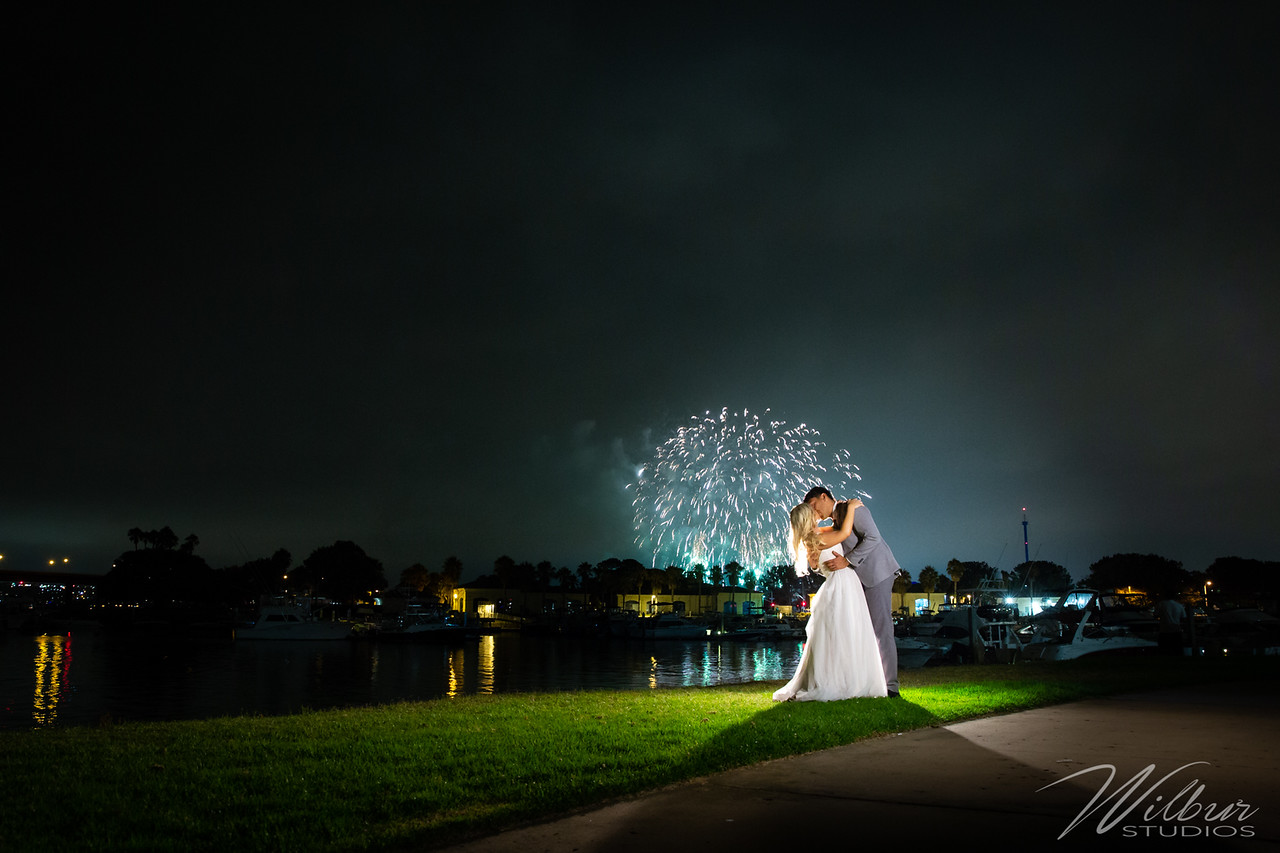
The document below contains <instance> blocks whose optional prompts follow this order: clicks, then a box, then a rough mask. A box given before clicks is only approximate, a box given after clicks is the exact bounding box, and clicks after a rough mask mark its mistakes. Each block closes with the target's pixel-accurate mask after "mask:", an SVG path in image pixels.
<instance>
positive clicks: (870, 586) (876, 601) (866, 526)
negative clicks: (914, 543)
mask: <svg viewBox="0 0 1280 853" xmlns="http://www.w3.org/2000/svg"><path fill="white" fill-rule="evenodd" d="M840 503H842V504H843V503H847V501H840ZM840 550H842V551H843V552H844V558H845V559H846V560H848V561H849V565H850V566H851V567H852V568H853V570H854V571H855V572H857V573H858V579H859V580H861V581H862V586H863V589H864V591H865V592H866V596H867V610H868V612H870V614H871V627H872V628H874V629H875V632H876V643H877V645H879V646H880V663H881V665H882V666H883V667H884V680H885V684H886V685H887V686H888V688H889V692H890V693H897V692H898V646H897V643H896V642H895V641H894V639H893V579H894V577H895V576H896V575H897V574H898V570H899V569H900V568H901V566H899V565H898V561H897V560H896V559H894V556H893V552H892V551H890V550H889V543H887V542H885V541H884V540H883V539H881V538H880V531H879V529H877V528H876V523H875V520H874V519H872V518H871V512H870V511H869V510H868V509H867V508H866V506H865V505H863V506H860V507H857V508H856V509H855V510H854V512H853V533H852V534H850V536H849V538H848V539H846V540H844V541H843V542H841V543H840Z"/></svg>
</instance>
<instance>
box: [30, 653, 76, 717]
mask: <svg viewBox="0 0 1280 853" xmlns="http://www.w3.org/2000/svg"><path fill="white" fill-rule="evenodd" d="M70 673H71V635H70V634H68V635H67V636H65V637H63V636H60V635H49V634H42V635H40V636H39V637H37V638H36V661H35V677H36V678H35V680H36V692H35V698H34V699H33V700H32V702H31V720H32V722H33V723H34V724H35V725H36V726H37V727H40V726H47V725H50V724H52V723H53V721H54V720H56V719H57V718H58V700H59V699H61V698H62V693H63V690H64V689H65V687H66V684H67V680H68V676H69V675H70Z"/></svg>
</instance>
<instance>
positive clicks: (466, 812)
mask: <svg viewBox="0 0 1280 853" xmlns="http://www.w3.org/2000/svg"><path fill="white" fill-rule="evenodd" d="M1277 674H1280V661H1277V660H1275V659H1271V658H1249V659H1238V660H1227V659H1221V658H1215V659H1205V660H1193V659H1180V658H1174V659H1165V658H1154V657H1130V658H1110V659H1097V660H1092V661H1091V660H1088V659H1085V660H1080V661H1072V662H1064V663H1024V664H1018V665H1016V666H1008V665H1005V666H999V665H987V666H959V667H937V668H929V669H921V670H910V671H907V672H905V673H904V677H903V685H902V690H903V696H902V698H901V699H896V700H894V699H852V700H847V701H844V702H833V703H813V702H806V703H797V702H788V703H782V704H778V703H774V702H773V701H771V698H770V697H771V694H772V692H773V690H774V689H776V688H777V687H778V686H780V684H781V682H757V683H750V684H741V685H732V686H723V687H710V688H670V689H662V690H646V691H634V692H616V691H601V692H577V693H538V694H509V695H506V696H470V697H461V698H456V699H440V700H434V701H430V702H416V703H404V704H396V705H389V706H383V707H374V708H364V709H358V710H340V711H323V712H311V713H303V714H296V715H292V716H287V717H274V718H264V717H235V718H224V719H217V720H206V721H198V722H175V723H129V724H117V725H104V726H101V727H79V728H66V729H47V730H37V731H30V732H3V733H0V802H3V804H4V807H3V811H2V812H0V814H2V815H3V819H2V820H3V827H2V831H0V848H2V849H4V850H14V851H25V853H45V852H46V851H96V850H112V851H115V850H137V851H143V850H145V851H166V850H172V851H181V853H187V851H205V850H207V851H220V852H221V851H229V850H234V851H236V853H255V851H280V850H307V851H349V850H375V851H386V850H408V849H416V850H421V849H427V848H430V847H433V846H440V845H444V844H447V843H449V842H454V841H459V840H462V839H464V838H467V837H471V836H474V835H475V834H478V833H486V832H494V831H497V830H499V829H501V828H504V827H507V826H510V825H513V824H516V823H519V822H522V821H527V820H533V819H539V818H544V817H548V816H552V815H556V814H560V813H563V812H566V811H569V810H572V809H576V808H581V807H583V806H587V805H591V804H595V803H601V802H605V801H607V800H609V799H611V798H616V797H619V796H623V795H628V794H634V793H638V792H641V791H645V790H650V789H654V788H658V787H661V786H664V785H668V784H671V783H674V782H679V781H681V780H686V779H691V778H695V777H697V776H702V775H706V774H708V773H714V772H717V771H720V770H726V769H729V768H732V767H738V766H742V765H746V764H752V763H754V762H758V761H763V760H766V759H771V758H778V757H781V756H786V755H794V754H798V753H803V752H809V751H812V750H816V749H823V748H826V747H832V746H838V745H841V744H846V743H851V742H853V741H857V740H861V739H864V738H869V737H875V736H877V735H881V734H885V733H890V732H900V731H906V730H910V729H917V728H921V727H924V726H930V725H936V724H939V723H949V722H955V721H958V720H962V719H971V718H974V717H980V716H984V715H988V714H997V713H1005V712H1009V711H1017V710H1023V709H1027V708H1034V707H1040V706H1044V705H1050V704H1054V703H1059V702H1065V701H1071V700H1074V699H1082V698H1088V697H1092V696H1099V695H1105V694H1109V693H1116V692H1122V691H1131V690H1144V689H1154V688H1159V687H1164V686H1171V685H1177V684H1184V683H1192V682H1204V681H1213V680H1242V679H1257V678H1274V677H1276V676H1277Z"/></svg>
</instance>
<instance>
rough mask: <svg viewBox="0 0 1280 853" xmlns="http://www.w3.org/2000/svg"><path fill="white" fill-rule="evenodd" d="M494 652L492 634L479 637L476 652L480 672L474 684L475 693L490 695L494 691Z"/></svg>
mask: <svg viewBox="0 0 1280 853" xmlns="http://www.w3.org/2000/svg"><path fill="white" fill-rule="evenodd" d="M494 651H495V645H494V636H493V634H486V635H484V636H483V637H481V638H480V643H479V649H478V650H477V654H478V660H479V663H480V671H479V674H478V678H477V682H476V692H477V693H492V692H493V690H494V687H493V685H494V660H495V657H496V656H495V654H494Z"/></svg>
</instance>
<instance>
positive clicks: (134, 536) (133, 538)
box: [129, 527, 147, 551]
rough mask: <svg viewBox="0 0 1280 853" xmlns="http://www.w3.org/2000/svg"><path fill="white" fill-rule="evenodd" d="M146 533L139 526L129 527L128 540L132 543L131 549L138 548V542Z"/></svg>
mask: <svg viewBox="0 0 1280 853" xmlns="http://www.w3.org/2000/svg"><path fill="white" fill-rule="evenodd" d="M146 535H147V534H145V533H143V532H142V528H141V527H131V528H129V541H130V542H132V543H133V550H135V551H136V550H138V543H139V542H141V541H142V540H143V539H145V538H146Z"/></svg>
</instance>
